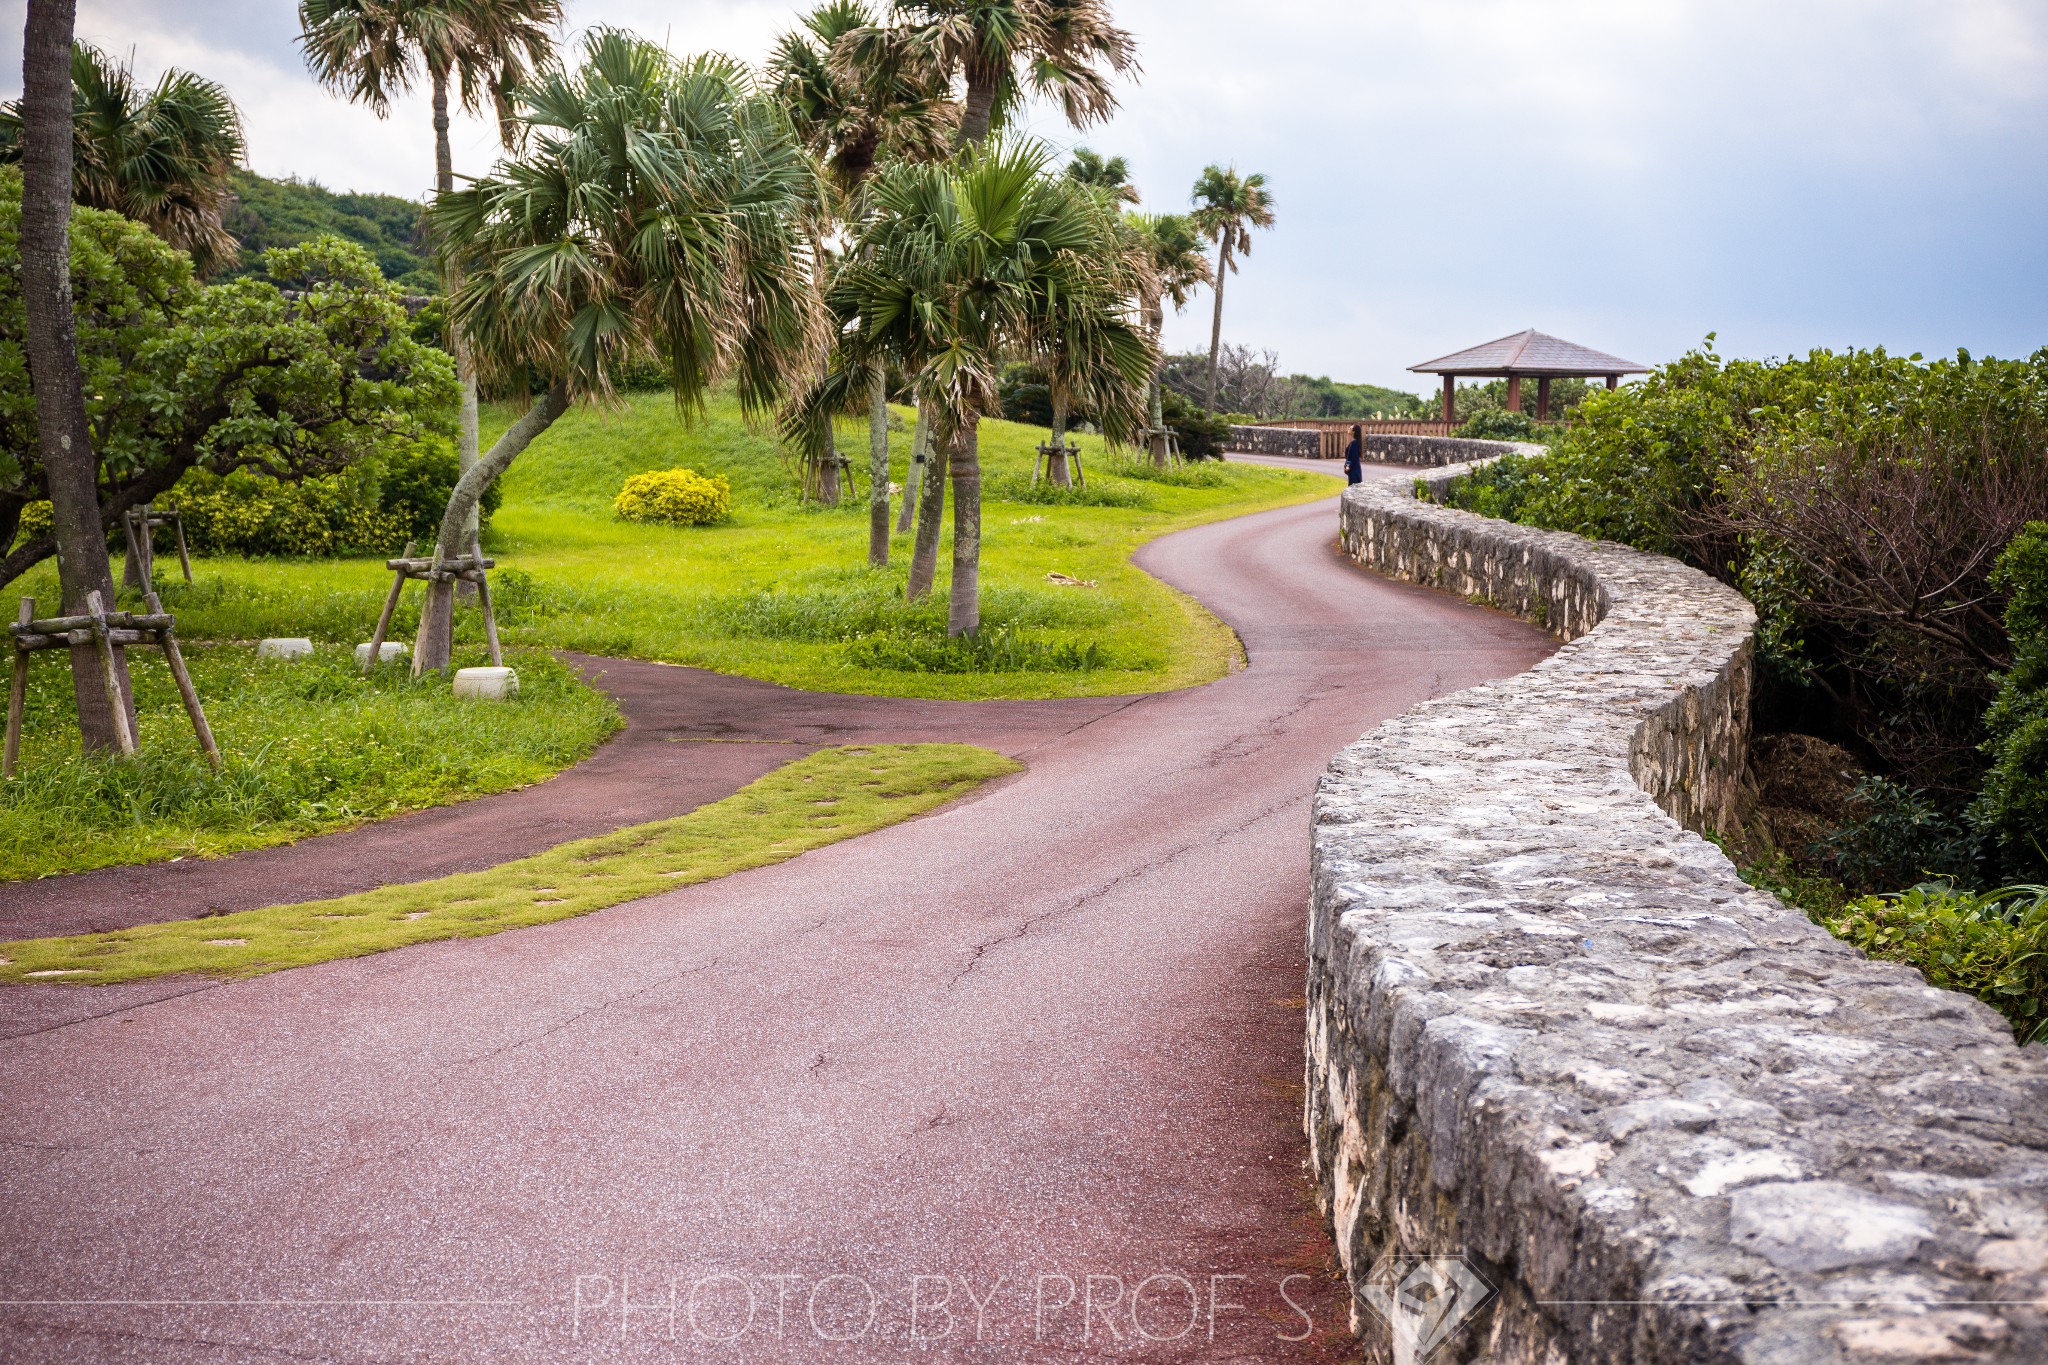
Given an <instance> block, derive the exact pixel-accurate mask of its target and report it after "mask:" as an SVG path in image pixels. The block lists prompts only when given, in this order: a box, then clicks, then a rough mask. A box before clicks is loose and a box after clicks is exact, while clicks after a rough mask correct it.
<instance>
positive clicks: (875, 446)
mask: <svg viewBox="0 0 2048 1365" xmlns="http://www.w3.org/2000/svg"><path fill="white" fill-rule="evenodd" d="M868 563H869V564H871V565H873V566H874V567H875V568H877V569H883V568H887V567H888V565H889V380H888V376H887V375H885V374H883V373H882V370H881V367H880V366H877V367H876V368H875V371H874V373H873V374H871V375H869V376H868Z"/></svg>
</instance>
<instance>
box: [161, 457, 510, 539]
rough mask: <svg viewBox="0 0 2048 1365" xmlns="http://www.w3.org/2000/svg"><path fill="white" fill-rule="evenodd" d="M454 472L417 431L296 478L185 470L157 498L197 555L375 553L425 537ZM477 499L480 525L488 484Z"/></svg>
mask: <svg viewBox="0 0 2048 1365" xmlns="http://www.w3.org/2000/svg"><path fill="white" fill-rule="evenodd" d="M460 473H461V470H460V466H459V464H458V462H457V460H456V457H455V448H454V446H453V445H452V444H451V443H450V442H448V441H447V440H445V439H441V438H427V439H421V440H412V441H402V442H398V443H396V444H393V445H391V446H388V447H386V448H385V449H384V450H382V451H380V452H378V453H377V454H376V455H374V456H372V457H370V458H368V459H365V460H362V461H360V462H359V463H357V464H355V465H354V466H352V467H350V468H349V469H347V470H344V471H343V472H341V473H339V474H330V475H327V476H325V477H323V478H312V479H305V480H301V481H299V482H286V481H282V480H278V479H273V478H269V477H266V476H264V475H261V474H257V473H255V472H253V471H251V470H236V471H235V472H234V473H232V474H228V475H225V476H223V475H219V474H213V473H209V472H208V471H206V470H203V469H195V470H192V471H191V472H189V473H188V474H186V475H185V477H184V478H182V479H180V480H179V481H178V486H177V487H176V488H175V489H173V490H172V491H171V493H170V494H169V495H167V496H166V497H165V498H163V499H162V502H163V503H164V504H165V505H167V506H175V507H177V509H178V511H179V512H180V514H181V515H182V516H183V517H184V521H185V538H186V541H187V543H188V544H189V545H190V547H191V548H192V550H193V552H194V553H197V554H224V555H245V556H248V555H280V556H309V557H314V558H325V557H335V556H355V555H368V556H384V555H393V554H396V553H398V551H399V550H400V548H402V547H403V545H404V543H405V542H406V541H408V540H411V541H415V542H417V543H419V544H420V545H422V546H424V545H429V544H431V543H432V542H433V540H434V538H435V537H436V536H437V535H438V534H439V533H440V530H441V516H442V514H443V513H444V512H445V511H446V510H447V508H448V495H449V494H450V493H452V492H454V490H455V481H456V479H457V478H458V477H459V475H460ZM481 501H482V511H481V517H480V520H481V522H482V524H483V525H484V526H485V527H486V528H487V527H489V525H490V519H491V514H492V513H493V512H495V511H496V510H497V508H498V503H499V493H498V489H497V487H496V485H493V486H491V487H489V488H486V489H485V490H484V495H483V498H482V500H481Z"/></svg>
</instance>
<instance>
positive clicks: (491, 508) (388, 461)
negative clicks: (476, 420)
mask: <svg viewBox="0 0 2048 1365" xmlns="http://www.w3.org/2000/svg"><path fill="white" fill-rule="evenodd" d="M371 472H373V473H374V474H375V476H376V480H377V502H378V505H379V506H380V507H382V508H383V510H384V511H385V512H386V513H387V514H389V515H390V516H392V517H394V518H396V519H397V520H398V521H399V522H400V523H401V524H402V525H403V526H404V528H405V535H404V536H403V537H402V539H408V540H413V541H417V542H418V543H419V544H420V545H421V546H423V547H424V546H428V545H432V544H433V543H434V540H435V539H436V538H437V537H438V536H439V535H440V534H441V518H442V516H443V515H445V514H446V512H447V511H448V497H449V495H450V494H451V493H453V492H454V491H455V481H456V480H457V479H459V478H461V477H462V463H461V461H460V460H458V459H457V458H456V454H455V447H454V445H453V444H452V443H450V442H448V441H445V440H423V441H406V442H403V443H401V444H398V445H395V446H392V447H390V448H388V449H386V450H385V451H383V452H382V453H381V454H380V455H379V456H378V457H377V459H376V461H375V463H374V464H373V465H372V466H371ZM503 500H504V494H503V493H502V492H500V491H499V488H498V484H497V482H496V481H495V480H494V481H492V482H491V483H490V484H489V485H488V486H486V487H485V489H484V492H483V496H482V497H481V498H480V499H478V502H479V508H478V512H477V521H478V523H479V525H480V527H481V528H482V529H484V530H489V529H490V525H491V517H492V516H493V515H494V514H495V513H496V512H497V510H498V504H499V503H500V502H502V501H503Z"/></svg>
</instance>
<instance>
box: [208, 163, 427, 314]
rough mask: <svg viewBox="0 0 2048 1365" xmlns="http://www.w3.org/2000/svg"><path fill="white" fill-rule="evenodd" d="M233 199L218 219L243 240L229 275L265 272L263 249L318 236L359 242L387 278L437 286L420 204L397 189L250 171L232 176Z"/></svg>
mask: <svg viewBox="0 0 2048 1365" xmlns="http://www.w3.org/2000/svg"><path fill="white" fill-rule="evenodd" d="M234 193H235V202H234V204H233V206H232V207H231V208H230V209H229V210H228V212H227V214H226V216H225V218H224V219H223V224H224V225H225V226H226V228H227V230H228V231H229V233H231V234H232V235H233V236H234V239H235V241H236V242H238V243H239V244H240V245H241V248H242V255H241V260H240V262H239V263H238V264H237V265H236V266H235V267H234V269H233V270H231V271H229V272H228V273H229V274H230V275H256V274H261V273H262V271H263V253H264V252H265V251H267V250H269V249H270V248H271V247H274V246H294V245H296V244H298V243H300V242H303V241H306V240H308V239H309V238H313V237H318V236H320V235H321V234H323V233H334V234H335V235H337V236H340V237H345V238H347V239H348V240H349V241H352V242H356V243H359V244H360V245H361V246H362V247H363V249H364V250H366V251H368V252H369V253H370V255H371V256H372V257H374V258H375V259H376V262H377V268H378V269H380V270H382V271H383V272H384V277H385V278H386V279H388V280H391V281H393V282H394V283H396V284H398V285H400V286H401V287H403V288H405V289H411V290H417V291H419V292H420V293H431V292H433V291H434V290H435V288H436V287H437V286H436V281H435V278H434V272H433V268H432V266H431V265H430V264H429V263H428V260H427V252H426V242H425V240H424V238H423V237H422V235H421V232H420V205H419V204H417V203H415V202H414V201H413V200H410V199H402V198H400V197H399V196H397V195H395V194H336V193H335V192H334V191H332V190H329V189H324V188H322V187H321V186H319V185H316V184H314V183H312V182H311V181H306V180H299V179H296V178H294V179H291V180H271V179H268V178H266V177H264V176H260V175H256V174H253V173H251V172H249V171H236V172H235V175H234Z"/></svg>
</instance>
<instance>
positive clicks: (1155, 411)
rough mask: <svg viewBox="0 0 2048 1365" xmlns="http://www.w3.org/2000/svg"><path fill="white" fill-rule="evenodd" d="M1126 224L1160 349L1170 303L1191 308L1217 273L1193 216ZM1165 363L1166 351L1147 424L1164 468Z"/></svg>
mask: <svg viewBox="0 0 2048 1365" xmlns="http://www.w3.org/2000/svg"><path fill="white" fill-rule="evenodd" d="M1124 223H1125V226H1126V228H1127V229H1128V231H1129V233H1130V238H1131V248H1132V251H1133V253H1134V254H1135V255H1136V257H1137V259H1138V265H1139V270H1140V273H1141V275H1142V276H1143V279H1144V285H1145V326H1146V327H1147V329H1149V330H1150V331H1151V333H1152V344H1153V345H1154V346H1158V345H1159V344H1160V335H1161V333H1162V332H1163V331H1164V330H1165V328H1166V305H1167V304H1168V303H1169V302H1170V303H1172V304H1173V311H1174V312H1176V313H1178V312H1180V311H1181V310H1182V309H1183V308H1186V307H1187V306H1188V300H1189V299H1190V298H1192V297H1193V296H1194V292H1195V288H1196V286H1198V285H1202V284H1206V283H1208V282H1209V281H1210V280H1211V279H1213V278H1214V275H1213V274H1212V273H1211V271H1210V269H1209V259H1208V257H1207V256H1206V255H1205V254H1204V253H1203V250H1202V234H1201V232H1200V230H1199V229H1197V228H1196V227H1195V220H1194V219H1193V218H1191V217H1189V216H1188V215H1187V214H1184V213H1129V214H1125V215H1124ZM1165 364H1166V359H1165V356H1164V354H1163V353H1162V355H1161V356H1160V360H1159V364H1158V365H1157V366H1155V367H1154V369H1153V371H1152V382H1151V383H1150V384H1149V385H1147V408H1148V410H1149V414H1150V415H1149V417H1148V418H1147V421H1146V426H1147V428H1148V430H1149V431H1150V433H1151V441H1152V463H1153V464H1155V465H1159V466H1161V467H1164V466H1165V464H1166V462H1167V456H1168V451H1167V445H1166V413H1165V404H1164V395H1163V394H1162V392H1161V390H1162V388H1163V387H1164V384H1163V381H1162V375H1163V373H1164V369H1165Z"/></svg>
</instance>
